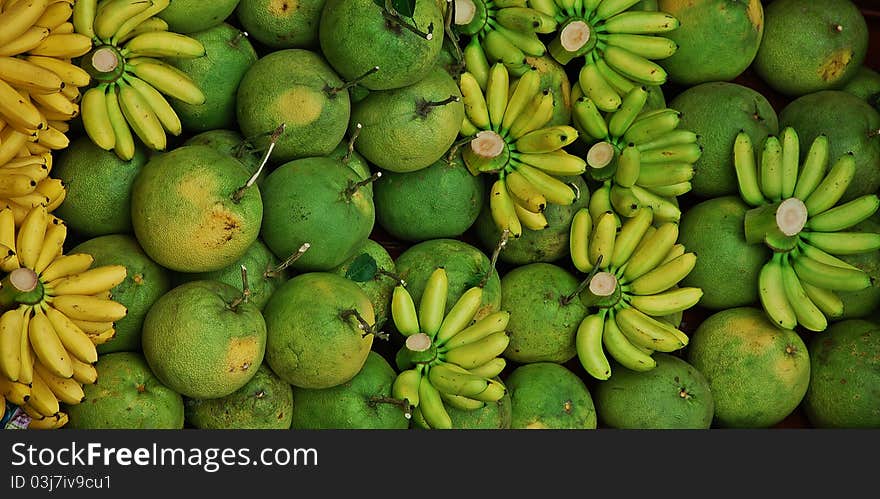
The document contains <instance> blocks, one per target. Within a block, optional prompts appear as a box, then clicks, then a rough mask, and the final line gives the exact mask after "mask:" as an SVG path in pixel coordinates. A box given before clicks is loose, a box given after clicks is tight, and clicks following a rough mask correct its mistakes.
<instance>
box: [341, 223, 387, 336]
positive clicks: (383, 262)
mask: <svg viewBox="0 0 880 499" xmlns="http://www.w3.org/2000/svg"><path fill="white" fill-rule="evenodd" d="M363 254H368V255H370V256H371V257H372V258H373V260H374V261H375V262H376V267H377V272H376V275H374V276H373V278H372V279H370V280H368V281H366V282H358V281H355V280H353V279H352V282H354V283H355V284H357V285H358V287H360V288H361V290H362V291H363V292H364V294H366V295H367V297H368V298H369V299H370V303H372V304H373V312H374V315H375V316H376V328H377V329H379V330H381V329H382V327H384V326H385V323H386V322H387V321H388V319H389V318H390V316H391V310H390V308H391V295H392V293H393V292H394V287H395V286H396V285H397V282H396V281H394V279H392V278H391V277H389V276H387V275H385V274H382V273H381V272H379V271H378V270H379V269H381V270H384V271H385V272H389V273H391V274H394V273H395V272H396V270H397V269H396V268H395V266H394V259H392V258H391V255H390V254H388V250H387V249H385V247H384V246H382V245H381V244H379V243H377V242H376V241H374V240H372V239H367V240H366V241H364V244H363V245H362V246H361V247H360V249H358V251H356V252H355V254H354V256H352V257H351V258H349V259H348V260H346V261H345V262H343V263H342V264H341V265H339V266H338V267H336V268H334V269H333V270H332V271H331V272H333V273H334V274H337V275H341V276H343V277H346V278H347V279H348V278H349V277H348V276H347V275H346V274H347V273H348V272H349V270H350V269H351V266H352V264H353V263H354V261H355V260H356V259H357V258H358V257H360V256H361V255H363Z"/></svg>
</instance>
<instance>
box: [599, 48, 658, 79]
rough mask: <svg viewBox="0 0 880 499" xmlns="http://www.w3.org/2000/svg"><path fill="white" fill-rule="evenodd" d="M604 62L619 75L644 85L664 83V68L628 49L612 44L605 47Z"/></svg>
mask: <svg viewBox="0 0 880 499" xmlns="http://www.w3.org/2000/svg"><path fill="white" fill-rule="evenodd" d="M604 58H605V62H606V63H607V64H608V66H609V67H610V68H611V69H613V70H615V71H617V72H618V73H620V74H621V75H623V76H625V77H627V78H629V79H631V80H633V81H635V82H638V83H642V84H644V85H663V84H664V83H666V77H667V75H666V70H665V69H663V68H662V67H661V66H659V65H658V64H657V63H655V62H652V61H650V60H648V59H645V58H644V57H642V56H640V55H636V54H634V53H632V52H630V51H629V50H626V49H624V48H621V47H617V46H614V45H609V46H607V47H605V51H604Z"/></svg>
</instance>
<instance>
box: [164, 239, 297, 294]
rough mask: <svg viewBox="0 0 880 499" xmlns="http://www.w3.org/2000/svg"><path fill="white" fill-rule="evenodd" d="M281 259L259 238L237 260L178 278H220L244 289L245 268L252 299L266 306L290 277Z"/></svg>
mask: <svg viewBox="0 0 880 499" xmlns="http://www.w3.org/2000/svg"><path fill="white" fill-rule="evenodd" d="M280 264H281V262H280V261H279V260H278V258H277V257H275V254H273V253H272V251H271V250H269V248H268V247H267V246H266V245H265V243H263V241H261V240H260V239H259V238H257V240H256V241H254V242H253V243H252V244H251V245H250V246H249V247H248V249H247V251H245V252H244V255H242V256H241V258H239V259H238V260H237V261H236V262H234V263H232V264H231V265H229V266H227V267H224V268H222V269H220V270H215V271H213V272H196V273H183V272H178V273H177V275H176V276H175V277H176V280H177V281H178V283H179V284H181V283H184V282H189V281H204V280H209V281H219V282H222V283H224V284H228V285H230V286H232V287H233V288H235V289H242V286H243V285H244V283H243V282H242V275H241V268H242V267H244V268H246V269H247V282H248V289H249V290H250V295H248V301H249V302H250V303H251V304H253V305H254V306H255V307H257V309H259V310H263V308H264V307H265V306H266V303H267V302H268V301H269V297H271V296H272V293H274V292H275V290H276V289H277V288H278V286H280V285H281V283H283V282H284V281H286V280H287V272H286V271H285V270H283V269H281V270H279V269H278V267H279V265H280Z"/></svg>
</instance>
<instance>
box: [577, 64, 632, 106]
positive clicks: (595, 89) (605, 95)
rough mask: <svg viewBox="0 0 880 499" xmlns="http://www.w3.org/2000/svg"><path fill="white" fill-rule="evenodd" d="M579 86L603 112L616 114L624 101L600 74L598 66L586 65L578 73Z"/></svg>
mask: <svg viewBox="0 0 880 499" xmlns="http://www.w3.org/2000/svg"><path fill="white" fill-rule="evenodd" d="M578 84H579V85H580V87H581V90H583V92H584V95H586V96H587V97H589V100H590V101H592V103H594V104H595V105H596V108H598V109H599V110H601V111H605V112H614V111H616V110H617V109H619V108H620V104H621V102H622V99H621V97H620V94H618V93H617V91H616V90H615V89H614V87H612V86H611V84H610V83H608V80H606V79H605V77H604V76H602V74H601V73H600V72H599V69H598V68H597V67H596V64H594V63H590V64H585V65H584V66H583V67H582V68H581V70H580V72H579V73H578Z"/></svg>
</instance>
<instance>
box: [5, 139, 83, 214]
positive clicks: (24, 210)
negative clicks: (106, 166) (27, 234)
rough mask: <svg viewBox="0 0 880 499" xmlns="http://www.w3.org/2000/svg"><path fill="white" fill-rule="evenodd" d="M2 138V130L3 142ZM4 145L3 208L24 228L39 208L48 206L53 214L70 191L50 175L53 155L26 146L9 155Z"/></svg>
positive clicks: (48, 209) (47, 208)
mask: <svg viewBox="0 0 880 499" xmlns="http://www.w3.org/2000/svg"><path fill="white" fill-rule="evenodd" d="M63 125H64V126H66V125H67V123H63ZM2 136H3V132H2V131H0V141H2ZM5 145H6V143H5V142H0V209H3V208H8V209H10V210H12V214H13V217H14V218H15V224H16V225H21V223H22V221H24V218H25V217H26V216H27V214H28V212H29V211H30V210H31V208H34V207H36V206H45V207H46V210H47V211H48V212H50V213H51V212H52V211H54V210H55V208H57V207H58V206H59V205H61V202H62V201H64V198H65V197H66V195H67V188H66V187H65V186H64V184H63V183H62V182H61V180H60V179H57V178H52V177H50V176H49V174H50V173H51V171H52V161H53V158H52V153H51V152H50V151H45V152H35V153H31V151H29V150H28V148H27V147H21V148H19V150H18V151H17V152H14V153H12V154H9V153H8V151H7V150H6V149H5V148H4V146H5ZM10 156H11V157H10Z"/></svg>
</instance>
